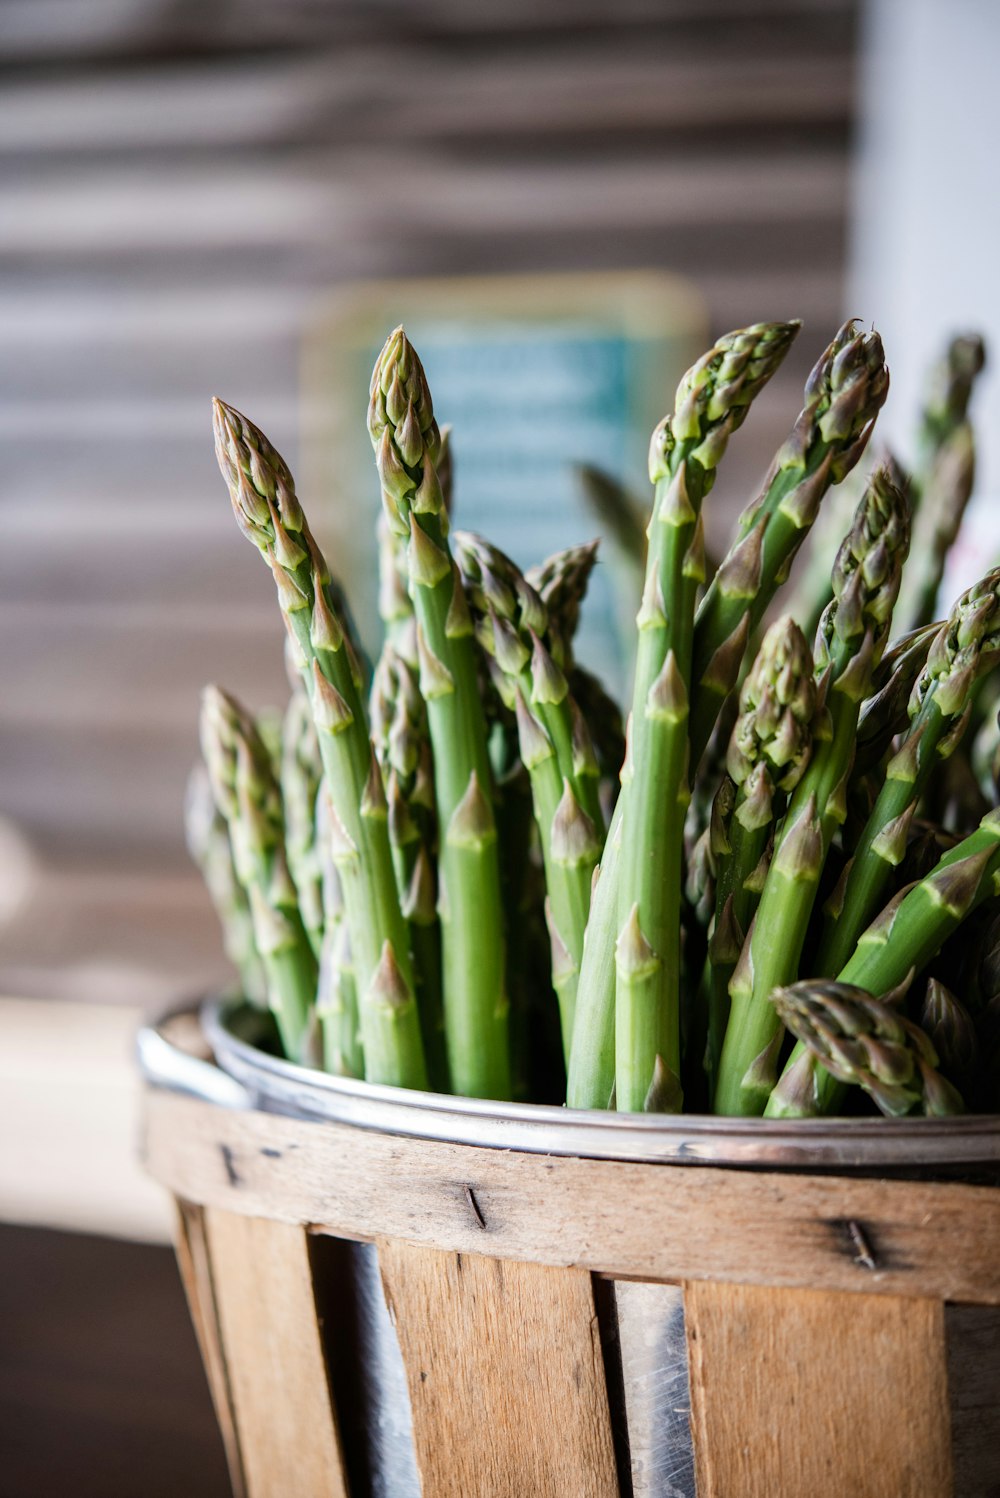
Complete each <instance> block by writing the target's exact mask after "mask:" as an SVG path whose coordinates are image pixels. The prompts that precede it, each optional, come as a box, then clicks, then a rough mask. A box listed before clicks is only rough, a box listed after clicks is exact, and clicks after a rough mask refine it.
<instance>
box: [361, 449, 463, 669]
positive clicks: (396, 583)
mask: <svg viewBox="0 0 1000 1498" xmlns="http://www.w3.org/2000/svg"><path fill="white" fill-rule="evenodd" d="M440 438H441V444H440V448H439V451H438V461H437V476H438V483H439V484H440V486H441V497H442V499H443V501H444V506H445V510H446V511H447V512H448V514H449V515H450V514H451V485H452V454H451V428H450V427H449V426H443V427H441V429H440ZM375 535H376V541H377V554H378V609H379V615H380V617H381V620H382V623H383V626H384V628H385V638H386V640H387V641H388V642H389V644H390V645H392V646H393V647H394V649H395V650H396V652H397V654H398V655H400V656H402V658H403V660H404V661H405V662H406V663H407V665H408V666H411V667H412V668H413V669H414V670H416V669H417V667H418V664H419V662H418V659H417V634H416V620H415V618H414V614H413V600H412V599H411V598H410V595H409V591H408V589H407V572H406V546H405V543H404V540H403V538H401V537H400V536H398V535H397V534H396V533H395V532H394V531H393V529H392V527H391V526H390V524H389V521H388V518H387V517H386V515H385V512H384V511H383V512H382V513H381V514H380V515H379V517H378V520H377V522H376V528H375Z"/></svg>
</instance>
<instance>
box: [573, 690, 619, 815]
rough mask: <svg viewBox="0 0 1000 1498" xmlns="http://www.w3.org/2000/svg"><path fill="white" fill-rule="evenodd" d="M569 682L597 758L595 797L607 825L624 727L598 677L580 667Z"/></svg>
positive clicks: (612, 806)
mask: <svg viewBox="0 0 1000 1498" xmlns="http://www.w3.org/2000/svg"><path fill="white" fill-rule="evenodd" d="M568 680H569V691H570V696H571V697H572V698H573V701H574V702H575V703H576V705H577V707H578V708H579V709H580V712H581V713H582V714H583V721H584V722H585V723H586V725H587V727H588V729H589V731H590V737H591V742H592V743H593V746H594V753H595V755H596V756H597V768H598V771H599V773H600V781H599V783H598V786H599V789H598V794H599V798H600V805H601V812H602V818H603V821H604V823H605V825H607V824H608V823H609V822H610V821H611V813H612V812H613V810H614V805H615V801H616V800H617V798H618V790H619V779H618V777H619V775H620V773H621V767H622V761H623V760H624V758H625V725H624V724H623V723H622V714H621V708H620V707H619V706H618V704H617V702H615V701H614V699H613V698H612V697H609V696H608V693H607V692H606V691H605V689H604V687H603V685H602V684H601V682H600V681H599V680H598V679H597V677H596V676H594V675H593V673H592V672H590V671H587V670H585V669H584V668H583V667H582V666H574V667H573V669H572V670H571V671H570V673H569V677H568Z"/></svg>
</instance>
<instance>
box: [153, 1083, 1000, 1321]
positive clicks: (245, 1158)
mask: <svg viewBox="0 0 1000 1498" xmlns="http://www.w3.org/2000/svg"><path fill="white" fill-rule="evenodd" d="M146 1160H147V1164H148V1167H149V1169H150V1171H151V1172H152V1174H153V1175H154V1176H156V1177H157V1178H158V1179H159V1180H160V1181H162V1182H163V1184H164V1185H166V1186H168V1187H169V1188H170V1190H172V1191H173V1192H174V1193H175V1194H176V1195H179V1196H185V1197H187V1198H188V1199H189V1200H196V1201H202V1202H203V1203H205V1204H206V1205H212V1206H217V1207H224V1208H226V1209H227V1210H229V1211H232V1212H244V1213H250V1214H252V1215H255V1216H260V1217H274V1218H277V1219H280V1220H282V1221H285V1222H295V1223H302V1224H305V1223H309V1224H311V1225H313V1230H314V1231H321V1232H330V1233H332V1234H334V1235H335V1236H337V1237H341V1238H359V1239H373V1238H377V1237H393V1238H402V1239H405V1240H408V1241H410V1242H420V1243H424V1244H427V1245H429V1246H431V1247H434V1248H441V1249H445V1250H449V1251H453V1252H458V1253H477V1252H479V1253H482V1252H483V1251H484V1250H486V1249H488V1250H489V1252H490V1253H493V1254H495V1255H496V1256H497V1257H499V1258H508V1259H526V1260H531V1261H533V1262H536V1263H543V1264H554V1265H571V1264H572V1265H579V1266H581V1267H583V1268H586V1269H589V1270H591V1271H592V1272H596V1273H602V1274H610V1275H613V1276H615V1277H617V1278H620V1279H642V1280H693V1279H705V1280H732V1281H738V1282H743V1283H756V1284H772V1285H784V1286H802V1287H806V1288H814V1289H823V1290H849V1291H861V1292H876V1293H879V1294H885V1295H905V1296H929V1297H931V1298H936V1299H940V1300H948V1301H956V1302H965V1303H968V1304H972V1305H1000V1255H998V1254H997V1252H996V1244H997V1243H998V1242H1000V1191H998V1190H996V1189H994V1188H992V1187H985V1186H964V1185H954V1184H951V1183H942V1182H934V1183H927V1182H919V1181H869V1180H849V1179H844V1178H841V1177H836V1176H831V1177H825V1176H805V1175H786V1174H780V1173H778V1172H767V1171H759V1172H758V1171H740V1170H724V1169H712V1168H706V1167H700V1166H674V1167H668V1166H658V1165H631V1164H622V1163H620V1162H614V1161H604V1160H578V1159H560V1158H553V1157H552V1156H547V1155H531V1154H521V1153H517V1152H508V1151H505V1150H497V1149H480V1148H475V1147H472V1146H467V1145H451V1144H439V1143H436V1142H432V1141H427V1140H418V1139H405V1138H400V1137H397V1136H394V1135H388V1134H377V1133H374V1132H371V1131H368V1130H363V1129H354V1128H349V1127H346V1126H344V1125H339V1124H315V1123H303V1122H300V1121H298V1120H295V1119H288V1118H281V1117H276V1116H274V1115H271V1114H261V1113H254V1112H239V1113H238V1112H228V1111H225V1110H223V1109H219V1108H215V1107H213V1106H212V1105H211V1104H207V1103H201V1102H197V1101H195V1100H192V1099H190V1098H183V1097H176V1096H172V1095H170V1094H168V1093H164V1092H155V1091H154V1092H152V1093H150V1094H149V1095H148V1097H147V1100H146ZM467 1188H472V1190H473V1192H474V1194H475V1199H476V1202H477V1204H478V1210H479V1213H480V1215H481V1217H482V1222H480V1221H479V1219H478V1218H477V1216H476V1214H475V1213H474V1212H473V1210H472V1209H471V1207H470V1206H469V1201H468V1190H467ZM623 1203H625V1204H627V1207H625V1208H623V1205H622V1204H623ZM483 1223H485V1230H484V1226H483ZM584 1225H585V1227H584ZM859 1234H860V1236H859ZM859 1241H860V1242H862V1243H864V1244H865V1245H866V1250H865V1251H862V1250H860V1249H859V1247H858V1244H859Z"/></svg>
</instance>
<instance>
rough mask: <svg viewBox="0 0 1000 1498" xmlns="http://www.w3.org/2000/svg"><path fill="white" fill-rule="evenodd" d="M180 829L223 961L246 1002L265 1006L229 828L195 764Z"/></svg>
mask: <svg viewBox="0 0 1000 1498" xmlns="http://www.w3.org/2000/svg"><path fill="white" fill-rule="evenodd" d="M184 830H185V834H186V837H187V846H188V852H189V853H190V854H191V857H192V859H193V860H194V862H195V863H196V864H197V865H198V867H199V869H200V870H201V873H202V877H203V879H204V880H205V884H206V886H207V888H208V892H209V894H210V896H211V898H212V904H213V905H214V907H215V913H216V915H217V916H218V918H219V925H220V926H221V927H222V941H223V946H224V947H225V951H226V956H227V957H228V958H229V960H230V962H231V963H232V964H233V967H234V968H235V969H236V971H237V973H238V974H239V979H240V986H241V988H242V990H243V994H244V996H245V997H246V998H248V999H249V1000H250V1001H251V1003H255V1004H265V1003H266V1002H267V978H266V976H265V973H264V969H263V966H262V965H261V960H260V956H259V954H258V951H257V947H256V944H255V942H254V934H253V916H252V915H251V913H250V901H249V898H248V896H247V892H246V890H245V889H244V887H243V885H242V884H241V883H240V879H239V876H238V874H237V872H236V866H235V864H234V862H233V850H232V845H231V844H230V841H229V828H228V827H227V826H226V819H225V817H224V816H223V815H222V813H221V812H220V811H219V808H218V807H217V806H216V804H215V797H214V795H213V794H212V783H211V780H210V779H209V775H208V771H207V769H206V768H205V766H204V764H200V763H199V764H197V765H195V766H194V768H193V769H192V771H191V774H190V776H189V777H188V783H187V792H186V794H185V798H184Z"/></svg>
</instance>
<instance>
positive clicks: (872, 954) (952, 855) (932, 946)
mask: <svg viewBox="0 0 1000 1498" xmlns="http://www.w3.org/2000/svg"><path fill="white" fill-rule="evenodd" d="M997 893H1000V810H998V811H992V812H990V813H989V814H988V815H987V816H985V817H984V818H983V820H982V822H981V823H980V824H979V826H978V828H977V829H976V831H975V832H973V833H971V834H970V835H969V836H968V837H966V838H963V840H962V841H961V842H960V843H957V844H956V845H955V847H954V848H951V849H949V851H948V852H947V853H945V854H944V855H943V857H942V858H940V859H939V860H938V862H937V864H936V865H935V867H934V868H933V869H932V870H931V872H930V873H929V874H927V875H926V876H925V877H924V878H923V879H921V880H920V881H919V883H917V884H915V885H911V886H910V887H909V888H906V889H903V890H901V891H900V892H899V894H898V895H897V896H896V897H895V898H894V899H893V900H891V901H890V902H889V904H888V905H887V906H886V908H885V910H883V911H882V913H881V915H879V916H878V917H877V918H876V919H875V920H874V921H873V922H872V924H871V925H870V926H869V927H868V929H867V931H865V932H864V933H863V934H862V936H861V937H860V939H859V940H858V944H857V947H856V948H855V951H854V953H853V955H852V956H851V958H850V959H849V961H848V962H847V963H846V964H845V965H844V967H843V969H842V971H841V972H840V973H839V974H838V982H841V983H856V984H858V985H860V986H861V987H862V988H866V989H867V990H868V992H869V993H887V992H888V991H889V990H891V989H893V988H895V987H896V986H897V985H898V984H900V983H903V982H904V981H906V979H907V978H908V976H910V975H912V974H913V973H915V972H920V970H921V969H922V968H923V967H924V966H925V965H926V963H928V962H929V961H930V959H931V958H932V957H933V956H935V954H936V953H937V952H938V951H940V949H941V947H942V946H943V945H944V942H945V941H946V940H947V938H948V937H949V936H950V935H951V934H952V932H953V931H956V930H957V929H958V927H959V926H960V925H961V924H962V922H963V921H964V920H965V919H966V918H967V917H968V916H969V915H971V913H972V912H973V911H974V910H975V909H977V907H978V906H979V905H981V904H982V902H983V901H984V900H986V899H988V898H989V897H990V896H992V895H996V894H997ZM840 1097H841V1092H840V1090H839V1088H838V1086H837V1084H836V1082H835V1081H833V1080H831V1078H830V1077H829V1076H827V1075H825V1074H824V1073H823V1071H822V1070H821V1069H817V1068H816V1067H815V1065H814V1064H813V1061H812V1059H811V1058H810V1057H809V1056H808V1055H807V1054H806V1051H805V1047H804V1046H802V1045H797V1046H796V1047H795V1048H794V1050H793V1051H792V1054H791V1056H790V1057H789V1060H788V1062H787V1064H786V1066H785V1069H784V1071H783V1072H782V1075H781V1079H780V1081H779V1082H778V1084H777V1086H776V1087H775V1089H774V1091H773V1092H772V1093H771V1096H770V1099H769V1100H768V1104H767V1108H766V1110H765V1111H766V1114H767V1116H768V1117H769V1118H773V1117H777V1118H801V1117H808V1116H811V1115H813V1114H817V1113H830V1112H834V1111H835V1110H836V1107H837V1105H838V1103H839V1101H840Z"/></svg>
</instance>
